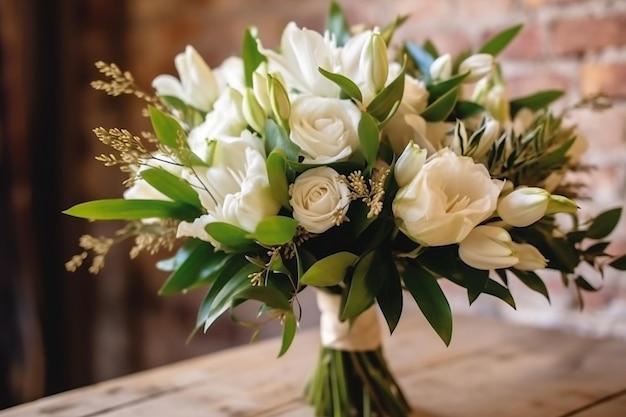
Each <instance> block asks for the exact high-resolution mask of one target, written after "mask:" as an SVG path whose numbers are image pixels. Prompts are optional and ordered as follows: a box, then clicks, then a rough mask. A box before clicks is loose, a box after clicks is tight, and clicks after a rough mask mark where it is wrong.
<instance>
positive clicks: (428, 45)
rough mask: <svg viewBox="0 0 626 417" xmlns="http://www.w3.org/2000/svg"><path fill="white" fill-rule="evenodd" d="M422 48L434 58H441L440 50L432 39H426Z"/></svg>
mask: <svg viewBox="0 0 626 417" xmlns="http://www.w3.org/2000/svg"><path fill="white" fill-rule="evenodd" d="M422 48H423V49H424V50H425V51H426V52H428V53H429V54H430V56H431V57H432V58H433V60H435V59H437V58H439V51H438V50H437V47H436V46H435V44H434V43H433V41H431V40H430V39H426V40H425V41H424V46H423V47H422ZM429 72H430V71H429Z"/></svg>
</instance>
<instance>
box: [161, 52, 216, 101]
mask: <svg viewBox="0 0 626 417" xmlns="http://www.w3.org/2000/svg"><path fill="white" fill-rule="evenodd" d="M174 64H175V66H176V70H177V71H178V75H179V77H180V80H178V79H177V78H176V77H173V76H171V75H159V76H158V77H156V78H155V79H154V80H153V81H152V87H154V89H155V90H156V92H157V94H158V95H159V96H173V97H176V98H179V99H180V100H182V101H184V102H185V103H187V104H189V105H190V106H193V107H195V108H197V109H198V110H202V111H209V110H211V107H212V106H213V103H214V102H215V100H216V99H217V97H218V96H219V88H218V84H217V80H216V78H215V75H214V74H213V72H212V71H211V68H209V66H208V65H207V64H206V62H204V60H203V59H202V57H201V56H200V54H198V52H197V51H196V50H195V49H194V48H193V47H192V46H190V45H188V46H187V47H186V48H185V52H183V53H180V54H178V55H176V58H175V59H174Z"/></svg>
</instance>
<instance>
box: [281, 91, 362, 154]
mask: <svg viewBox="0 0 626 417" xmlns="http://www.w3.org/2000/svg"><path fill="white" fill-rule="evenodd" d="M360 120H361V112H360V111H359V109H358V107H357V106H356V105H355V104H354V103H353V102H352V101H350V100H340V99H334V98H325V97H314V96H309V95H301V96H299V97H298V98H296V99H295V100H294V102H293V103H292V108H291V115H290V118H289V127H290V129H291V134H290V138H291V140H292V141H293V143H295V144H296V145H298V146H299V147H300V149H301V153H302V155H303V156H304V162H306V163H315V164H326V163H329V162H336V161H342V160H346V159H348V157H350V155H352V153H354V151H356V150H357V149H358V148H359V135H358V125H359V121H360Z"/></svg>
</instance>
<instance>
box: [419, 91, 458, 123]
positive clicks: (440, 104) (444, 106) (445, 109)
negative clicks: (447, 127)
mask: <svg viewBox="0 0 626 417" xmlns="http://www.w3.org/2000/svg"><path fill="white" fill-rule="evenodd" d="M458 98H459V90H458V88H453V89H451V90H449V91H448V92H447V93H445V94H443V95H442V96H440V97H439V98H437V99H436V100H435V101H434V102H432V103H430V104H429V105H428V107H426V108H425V109H424V111H422V114H421V116H422V117H423V118H424V119H426V121H428V122H441V121H443V120H446V118H447V117H448V116H449V115H450V113H452V110H454V106H455V104H456V102H457V100H458Z"/></svg>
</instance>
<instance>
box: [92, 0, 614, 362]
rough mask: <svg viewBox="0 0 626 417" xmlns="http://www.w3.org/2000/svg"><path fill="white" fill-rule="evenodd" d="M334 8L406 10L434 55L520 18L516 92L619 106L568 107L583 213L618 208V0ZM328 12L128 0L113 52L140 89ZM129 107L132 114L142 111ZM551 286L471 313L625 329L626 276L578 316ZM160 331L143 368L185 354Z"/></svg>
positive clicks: (185, 312) (415, 1) (365, 15)
mask: <svg viewBox="0 0 626 417" xmlns="http://www.w3.org/2000/svg"><path fill="white" fill-rule="evenodd" d="M341 4H342V6H343V8H344V9H345V11H346V12H347V14H348V16H349V20H350V21H351V22H352V23H360V22H367V23H376V24H381V25H383V24H385V23H387V22H388V21H390V20H391V19H393V18H394V17H395V16H396V15H398V14H410V15H411V18H410V20H409V21H408V22H407V23H406V24H405V26H404V27H403V28H402V29H401V30H400V31H399V33H398V37H399V38H405V39H412V40H415V41H418V42H419V41H422V40H424V39H426V38H430V39H432V40H433V41H435V43H436V44H437V45H438V46H439V48H440V50H444V51H449V52H452V53H455V52H460V51H462V50H463V49H465V48H466V47H468V46H478V45H479V44H480V43H481V42H482V41H484V40H485V39H486V38H488V37H489V36H490V35H492V34H493V33H495V32H496V31H499V30H501V29H503V28H505V27H508V26H511V25H513V24H518V23H524V25H525V26H524V29H523V31H522V32H521V34H520V35H519V37H518V38H517V40H515V42H514V43H513V44H512V45H511V46H510V48H509V49H508V50H507V51H506V52H505V53H504V54H503V56H502V62H503V69H504V72H505V75H506V77H507V79H508V80H509V81H510V94H511V96H512V97H515V96H520V95H524V94H526V93H529V92H532V91H535V90H537V89H542V88H559V89H563V90H565V91H566V92H567V94H566V95H565V97H564V98H563V99H562V100H561V101H560V102H559V103H558V104H557V106H558V107H559V108H563V107H566V106H571V105H573V104H575V103H576V102H578V101H579V100H580V99H581V98H583V97H584V96H586V95H590V94H595V93H598V92H603V93H605V94H607V95H608V96H610V97H612V98H613V99H614V100H615V103H614V106H613V107H612V108H611V109H609V110H607V111H605V112H604V113H602V114H600V115H598V114H590V113H589V112H588V111H583V110H577V111H575V112H573V113H572V118H571V120H572V122H574V123H577V124H578V125H579V126H580V128H581V129H582V131H583V132H585V134H586V135H587V137H588V139H589V142H590V145H589V152H588V155H587V160H586V162H588V163H590V164H593V165H595V166H597V169H596V170H595V171H594V172H593V173H592V181H591V182H590V184H591V187H590V194H591V197H592V199H593V201H592V202H585V203H584V204H583V210H584V211H585V213H588V214H594V213H596V212H597V211H598V209H599V208H602V207H609V206H611V207H612V206H622V205H623V204H624V189H625V178H626V118H625V116H626V100H625V99H626V83H625V82H624V77H626V2H625V1H618V0H471V1H470V0H438V1H431V0H385V1H383V0H344V1H342V2H341ZM326 9H327V4H326V2H324V1H319V0H315V1H313V0H299V1H297V2H295V1H287V0H266V1H259V0H212V1H208V0H205V1H200V0H185V1H178V2H172V1H168V0H150V1H148V0H129V1H128V2H126V16H125V20H126V21H125V23H126V25H125V29H124V36H125V44H124V45H123V46H121V47H120V48H121V49H120V52H119V53H120V55H119V57H117V58H119V59H121V61H122V62H123V63H124V64H125V68H127V69H130V70H132V72H133V74H134V75H135V77H136V78H137V80H138V82H139V83H140V84H142V85H144V86H149V85H150V82H151V80H152V78H153V77H154V76H156V75H158V74H162V73H172V74H173V73H174V66H173V57H174V55H175V54H176V53H178V52H180V51H182V50H183V49H184V47H185V45H186V44H192V45H194V46H195V47H196V48H197V49H198V50H199V51H200V52H201V53H202V54H203V55H204V56H205V58H206V60H207V62H209V64H210V65H212V66H216V65H218V64H219V63H220V62H221V61H222V60H223V59H224V58H226V57H227V56H229V55H231V54H236V53H238V51H239V47H240V43H241V36H242V33H243V31H244V29H245V28H246V27H247V26H249V25H255V26H257V27H258V28H259V31H260V33H261V37H262V39H263V40H264V43H265V44H266V45H276V44H277V43H278V39H279V37H280V33H281V31H282V28H283V27H284V25H285V24H286V23H287V22H289V21H290V20H295V21H296V22H298V23H299V24H300V25H301V26H306V27H309V28H314V29H321V28H322V26H323V21H324V17H325V13H326ZM102 58H103V59H109V58H111V57H102ZM111 60H115V57H112V58H111ZM94 73H95V72H94ZM135 110H137V113H135V114H137V115H139V112H138V109H135ZM131 114H132V113H131ZM126 121H127V122H128V125H127V127H129V128H131V129H134V130H135V131H139V130H140V128H143V127H145V126H146V124H145V120H141V118H140V117H139V116H137V118H136V119H134V120H133V119H132V117H128V118H127V119H126ZM614 239H615V240H616V249H621V250H623V249H625V248H626V222H624V221H623V222H622V225H621V227H620V228H619V230H618V231H617V232H616V233H615V236H614ZM146 264H147V265H146V268H147V269H146V271H147V272H145V273H144V275H145V276H146V277H144V279H145V280H146V281H147V284H145V287H146V288H151V289H153V290H155V291H156V289H157V288H158V286H159V285H160V281H161V280H162V279H163V276H154V275H152V276H151V275H150V274H151V273H152V274H153V272H151V271H152V269H151V268H152V264H151V263H149V262H147V263H146ZM148 264H149V265H148ZM553 281H554V282H553ZM594 282H595V281H594ZM550 284H551V288H552V293H553V306H552V307H551V308H547V307H548V305H547V303H546V302H545V300H543V299H541V298H540V297H538V296H535V295H534V294H529V293H528V291H525V290H524V289H521V288H514V291H515V293H516V294H518V297H519V300H520V301H519V304H520V310H522V311H521V312H517V313H515V314H509V312H508V311H506V310H502V309H500V308H499V307H498V306H496V305H494V304H492V303H490V302H487V300H484V301H480V300H479V302H478V303H477V304H478V305H476V306H475V307H474V308H473V309H472V311H476V312H491V313H495V314H499V315H502V316H506V317H510V318H511V319H516V320H526V321H532V322H535V323H536V322H538V318H541V321H542V322H544V323H545V324H547V325H549V324H557V325H559V326H568V327H573V328H576V329H579V330H590V331H594V332H600V333H603V334H607V333H620V332H622V333H623V334H624V335H625V336H626V330H624V327H626V324H625V322H626V277H624V276H623V275H620V274H617V273H610V274H607V276H606V280H605V283H604V288H603V290H602V291H600V292H598V293H596V294H594V295H592V296H590V297H588V300H587V301H588V305H589V308H588V309H587V310H586V311H585V313H579V312H578V311H577V310H576V308H575V307H573V306H574V303H573V297H572V294H571V293H569V292H568V291H567V290H564V289H562V288H561V287H560V286H559V285H557V284H558V277H555V278H554V279H552V278H551V279H550ZM144 291H147V290H145V289H144ZM450 291H451V295H452V296H453V298H454V299H455V305H456V308H457V310H458V311H462V310H464V309H465V307H464V305H465V304H466V303H465V302H464V300H460V299H459V297H457V296H456V294H455V292H454V289H450ZM144 295H145V294H144ZM196 302H197V300H196V299H195V298H194V299H193V300H184V299H178V301H171V300H170V301H167V303H166V302H165V301H156V304H155V301H154V300H153V301H152V302H151V304H150V306H151V307H150V311H149V314H147V315H145V316H146V319H145V320H144V321H145V323H144V325H145V326H146V327H148V326H150V327H151V328H154V327H159V326H161V325H165V326H169V327H174V326H175V325H179V326H180V322H182V321H183V319H184V320H192V318H193V316H194V314H195V308H196V307H197V303H196ZM156 306H159V307H156ZM165 306H167V307H165ZM172 314H173V317H174V319H173V318H172ZM172 322H177V323H178V324H176V323H174V324H172ZM159 323H160V324H159ZM164 323H170V324H169V325H168V324H164ZM620 326H621V327H620ZM185 331H186V329H185V330H183V331H182V333H184V332H185ZM163 333H164V332H163V331H159V332H150V331H144V332H143V334H144V335H147V337H149V336H150V335H151V334H153V335H155V340H153V341H152V343H150V345H152V346H154V345H157V344H158V345H160V346H161V347H160V349H159V350H158V351H154V350H152V351H151V352H152V353H151V354H152V355H153V357H150V358H149V359H147V360H145V362H144V365H145V366H152V365H156V364H159V363H163V362H166V361H168V360H170V359H172V358H179V357H180V356H181V354H180V352H177V353H173V351H175V350H176V348H173V347H171V346H172V345H171V343H172V342H168V340H172V339H174V338H173V337H169V336H168V337H165V338H163ZM181 337H184V336H181ZM163 339H167V340H163ZM237 340H240V341H242V339H240V338H239V339H237ZM168 343H169V344H168ZM180 345H181V344H179V345H177V346H180ZM194 352H198V349H196V350H194ZM187 353H189V352H187ZM182 355H183V356H184V355H185V354H182Z"/></svg>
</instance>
